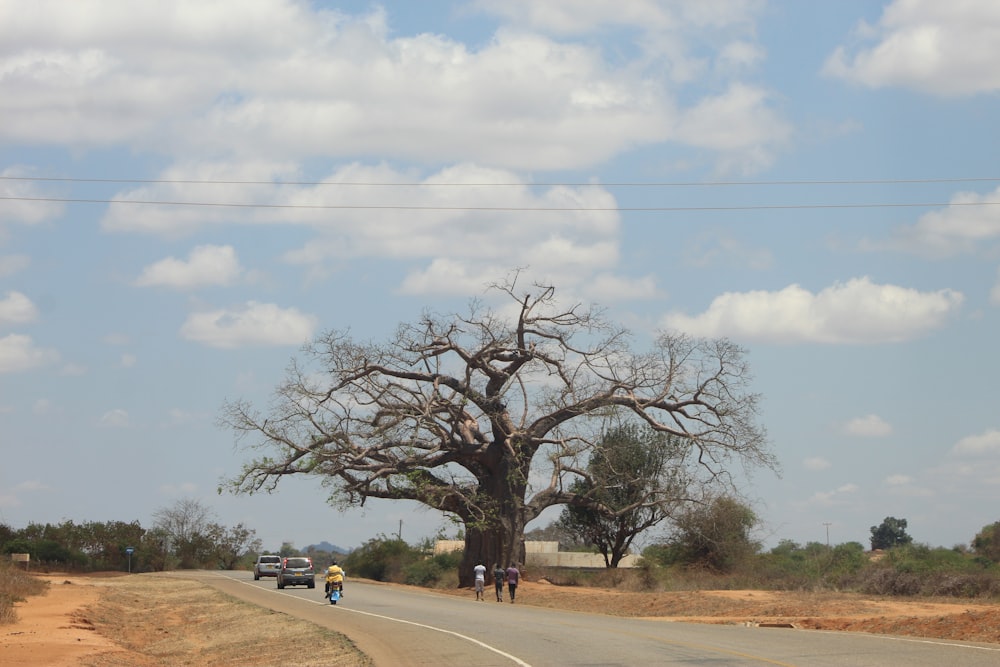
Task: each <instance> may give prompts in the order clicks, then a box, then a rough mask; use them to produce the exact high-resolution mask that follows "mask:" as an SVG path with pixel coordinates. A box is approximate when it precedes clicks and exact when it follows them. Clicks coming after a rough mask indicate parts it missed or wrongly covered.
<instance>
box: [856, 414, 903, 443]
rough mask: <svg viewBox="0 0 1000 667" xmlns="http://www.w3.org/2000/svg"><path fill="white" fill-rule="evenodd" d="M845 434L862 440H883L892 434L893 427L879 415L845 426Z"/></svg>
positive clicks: (868, 416) (857, 419)
mask: <svg viewBox="0 0 1000 667" xmlns="http://www.w3.org/2000/svg"><path fill="white" fill-rule="evenodd" d="M844 432H845V433H847V434H848V435H853V436H857V437H860V438H883V437H885V436H887V435H889V434H891V433H892V425H891V424H889V423H888V422H887V421H885V420H884V419H882V418H881V417H879V416H878V415H866V416H864V417H857V418H856V419H852V420H850V421H849V422H847V423H846V424H844Z"/></svg>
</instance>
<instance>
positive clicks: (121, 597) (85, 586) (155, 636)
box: [0, 575, 1000, 667]
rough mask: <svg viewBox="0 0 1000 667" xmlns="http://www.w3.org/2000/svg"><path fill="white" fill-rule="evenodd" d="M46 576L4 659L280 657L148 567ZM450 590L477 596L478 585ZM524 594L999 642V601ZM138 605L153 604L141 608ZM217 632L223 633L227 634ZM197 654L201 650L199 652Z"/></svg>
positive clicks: (227, 610)
mask: <svg viewBox="0 0 1000 667" xmlns="http://www.w3.org/2000/svg"><path fill="white" fill-rule="evenodd" d="M47 579H48V580H49V581H50V582H51V587H50V590H49V593H48V594H46V595H43V596H37V597H31V598H29V599H28V600H27V601H26V602H23V603H19V604H18V607H17V613H18V616H19V620H18V622H17V623H16V624H14V625H6V626H0V664H2V665H4V666H5V667H19V666H21V665H31V666H33V667H36V666H41V665H45V666H47V667H69V666H78V665H80V666H93V667H119V666H125V665H129V666H130V667H157V666H159V665H170V664H180V662H178V660H179V659H181V658H182V656H186V659H183V660H181V662H183V663H185V664H209V663H211V664H213V665H230V664H232V665H248V664H257V665H267V664H281V662H282V661H281V660H279V661H278V662H270V661H269V660H270V659H271V658H269V657H268V656H267V655H265V654H262V653H260V650H259V647H260V646H261V645H264V646H266V645H267V644H266V642H265V643H263V644H262V643H261V642H260V641H259V640H260V635H259V632H260V630H259V628H260V625H259V624H254V626H255V629H254V630H253V631H252V632H248V637H247V641H249V642H251V643H252V646H253V647H254V648H253V650H251V651H249V652H248V649H247V647H246V646H245V645H242V644H240V643H239V638H238V637H233V636H232V633H231V632H229V631H227V632H225V633H222V632H220V631H219V630H218V628H216V627H213V626H212V625H211V624H207V623H203V622H202V621H200V620H198V619H202V618H207V619H211V620H212V621H213V622H216V623H218V624H220V625H221V626H222V627H226V628H232V627H239V626H240V625H241V623H245V624H246V625H247V626H250V625H251V623H250V622H249V621H247V620H246V619H249V618H253V617H254V616H255V615H258V614H259V611H255V608H250V607H249V606H248V605H243V604H241V603H237V602H234V601H231V600H228V599H225V598H223V597H222V596H221V594H218V593H217V592H215V591H213V590H212V589H208V588H205V587H203V586H199V585H196V584H191V585H179V584H178V580H176V579H174V580H170V581H165V580H163V579H158V578H156V577H146V576H138V577H137V576H132V577H128V576H113V577H108V576H104V577H101V576H77V575H73V576H65V575H50V576H48V577H47ZM445 592H446V593H447V594H450V595H459V596H470V597H474V594H473V593H472V591H464V590H452V591H445ZM491 594H492V591H490V590H488V591H487V595H488V596H489V595H491ZM487 599H489V597H488V598H487ZM518 603H519V604H526V605H535V606H541V607H550V608H559V609H573V610H578V611H600V612H602V613H607V614H613V615H617V616H635V617H644V618H659V619H664V620H669V621H682V620H683V621H695V622H702V623H723V624H732V623H740V624H743V623H751V624H761V625H791V626H794V627H798V628H810V629H823V630H847V631H855V632H875V633H885V634H893V635H907V636H918V637H934V638H942V639H958V640H969V641H979V642H988V643H995V644H1000V605H998V604H987V603H983V602H966V601H959V600H924V599H919V600H911V599H898V598H872V597H863V596H858V595H851V594H837V593H785V592H771V591H683V592H668V593H632V592H617V591H610V592H609V591H604V590H594V589H586V588H570V587H559V586H553V585H551V584H546V583H544V582H523V583H522V585H521V587H520V589H519V593H518ZM492 604H496V602H492ZM140 607H148V608H150V609H153V608H155V609H156V610H157V611H156V613H145V614H143V613H136V612H141V611H142V610H141V609H140ZM137 618H144V619H146V622H144V623H139V622H137V621H136V619H137ZM192 619H195V620H196V621H197V622H192ZM241 619H243V620H242V621H241ZM273 621H274V623H275V624H277V623H280V622H281V619H278V618H274V619H273ZM268 625H272V623H271V622H269V623H268ZM278 631H280V630H278ZM299 631H301V628H299ZM317 633H319V635H318V636H319V637H320V640H318V641H322V642H324V643H325V644H327V645H329V647H330V652H329V654H328V655H325V656H321V655H318V654H313V655H311V656H310V658H309V660H311V661H314V662H303V663H297V664H300V665H310V664H317V665H319V664H324V665H326V664H331V665H332V664H336V665H345V666H350V667H353V666H354V665H359V666H360V665H365V664H367V661H366V659H365V657H364V656H361V655H360V654H358V653H357V652H356V651H355V650H354V648H353V646H352V645H350V643H349V642H346V640H344V639H343V638H342V637H339V636H332V633H328V632H325V631H321V630H319V629H317ZM220 635H225V636H226V637H227V639H226V643H225V644H221V643H220V640H219V636H220ZM234 642H235V643H234ZM312 645H314V646H315V645H318V643H317V644H312ZM248 655H253V656H255V657H254V660H253V662H248V660H247V656H248ZM191 656H197V659H196V660H195V661H194V662H191V661H190V660H191ZM285 658H286V659H287V656H285ZM285 664H288V663H287V662H285Z"/></svg>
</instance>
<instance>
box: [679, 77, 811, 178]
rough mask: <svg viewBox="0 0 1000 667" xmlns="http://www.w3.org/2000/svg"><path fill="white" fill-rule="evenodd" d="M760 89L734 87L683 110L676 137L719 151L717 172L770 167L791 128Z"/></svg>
mask: <svg viewBox="0 0 1000 667" xmlns="http://www.w3.org/2000/svg"><path fill="white" fill-rule="evenodd" d="M768 98H769V96H768V93H767V92H766V91H764V90H763V89H761V88H757V87H754V86H750V85H747V84H733V85H732V86H730V88H729V89H728V90H727V91H726V92H724V93H722V94H721V95H717V96H714V97H706V98H705V99H703V100H701V101H699V102H698V103H697V104H696V105H694V106H693V107H692V108H691V109H688V110H686V111H685V112H684V113H683V115H682V116H681V118H680V120H679V122H678V125H677V138H678V140H680V141H683V142H685V143H687V144H690V145H692V146H697V147H700V148H708V149H711V150H714V151H717V152H719V153H720V154H721V155H722V156H723V157H722V158H721V161H720V165H719V169H720V171H724V172H741V173H753V172H755V171H759V170H760V169H763V168H765V167H768V166H770V164H771V163H772V162H773V161H774V153H775V151H776V150H777V149H779V148H780V147H782V146H783V145H784V144H785V143H786V142H787V141H788V140H789V138H790V136H791V127H790V126H789V125H788V123H786V122H785V121H784V120H782V119H781V117H780V116H779V115H778V113H777V112H776V111H775V110H774V109H773V108H772V107H771V106H770V105H769V104H768V102H769V99H768Z"/></svg>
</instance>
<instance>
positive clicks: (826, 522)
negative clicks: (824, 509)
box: [823, 521, 830, 546]
mask: <svg viewBox="0 0 1000 667" xmlns="http://www.w3.org/2000/svg"><path fill="white" fill-rule="evenodd" d="M823 525H824V526H826V546H830V522H829V521H824V522H823Z"/></svg>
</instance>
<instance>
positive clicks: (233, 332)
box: [180, 301, 316, 348]
mask: <svg viewBox="0 0 1000 667" xmlns="http://www.w3.org/2000/svg"><path fill="white" fill-rule="evenodd" d="M315 328H316V318H315V317H313V316H312V315H306V314H304V313H302V312H300V311H299V310H297V309H295V308H279V307H278V306H276V305H274V304H271V303H256V302H253V301H250V302H247V304H246V305H245V306H243V307H241V308H233V309H220V310H213V311H207V312H200V313H193V314H192V315H190V316H189V317H188V319H187V321H186V322H184V324H183V326H182V327H181V330H180V334H181V336H182V337H183V338H185V339H187V340H191V341H194V342H197V343H202V344H204V345H208V346H209V347H217V348H236V347H247V346H273V345H300V344H302V343H304V342H306V341H307V340H308V339H309V338H311V337H312V335H313V331H314V330H315Z"/></svg>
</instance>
